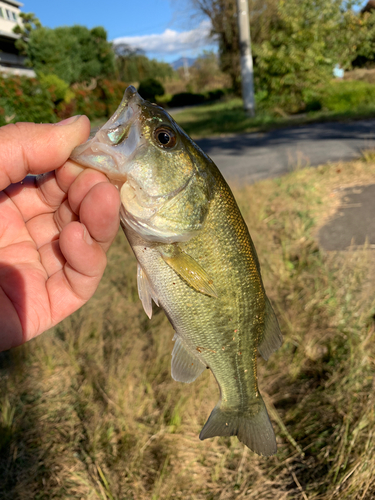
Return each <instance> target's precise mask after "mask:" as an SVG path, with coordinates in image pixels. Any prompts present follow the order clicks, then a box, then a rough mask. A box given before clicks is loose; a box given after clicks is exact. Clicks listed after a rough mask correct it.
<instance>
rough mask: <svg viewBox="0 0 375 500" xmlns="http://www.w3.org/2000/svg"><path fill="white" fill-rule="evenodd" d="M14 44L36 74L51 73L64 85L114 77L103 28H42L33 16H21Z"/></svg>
mask: <svg viewBox="0 0 375 500" xmlns="http://www.w3.org/2000/svg"><path fill="white" fill-rule="evenodd" d="M23 20H24V23H25V21H27V22H26V23H25V24H24V26H23V27H16V28H15V30H14V31H15V32H17V33H19V34H20V35H21V39H20V40H18V42H17V43H18V44H19V46H20V48H21V50H23V52H24V53H25V54H26V56H27V64H28V65H29V66H31V67H33V68H34V69H35V71H36V73H43V74H55V75H57V76H58V77H59V78H61V79H62V80H65V81H66V82H67V83H69V84H72V83H75V82H82V81H89V80H90V79H92V78H102V77H110V76H113V75H114V74H115V54H114V52H113V49H112V45H111V44H110V43H109V42H108V41H107V33H106V31H105V29H104V28H102V27H100V26H99V27H96V28H93V29H91V30H89V29H88V28H86V27H85V26H79V25H76V26H63V27H58V28H55V29H51V28H46V27H42V26H41V24H40V22H39V20H38V19H37V18H36V17H35V16H34V14H23Z"/></svg>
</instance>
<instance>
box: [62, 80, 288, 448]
mask: <svg viewBox="0 0 375 500" xmlns="http://www.w3.org/2000/svg"><path fill="white" fill-rule="evenodd" d="M72 158H73V159H74V160H75V161H77V162H78V163H81V164H83V165H86V166H90V167H92V168H96V169H98V170H101V171H103V172H105V173H106V174H107V176H108V177H109V178H110V179H111V180H112V181H113V182H114V183H115V184H116V185H117V186H118V188H119V189H120V194H121V200H122V208H121V225H122V227H123V229H124V232H125V234H126V236H127V238H128V240H129V242H130V245H131V247H132V249H133V251H134V254H135V256H136V258H137V261H138V291H139V296H140V298H141V300H142V303H143V306H144V309H145V311H146V313H147V314H148V316H149V317H151V315H152V300H154V302H155V303H156V304H157V305H159V306H160V307H162V308H163V310H164V311H165V313H166V315H167V317H168V319H169V320H170V322H171V324H172V325H173V327H174V330H175V332H176V333H175V337H174V340H175V344H174V348H173V352H172V377H173V378H174V379H175V380H176V381H179V382H187V383H189V382H192V381H194V380H195V379H196V378H197V377H198V376H199V375H200V374H201V373H202V372H203V371H204V370H205V369H206V368H209V369H210V370H211V371H212V373H213V374H214V376H215V378H216V380H217V383H218V385H219V388H220V400H219V402H218V404H217V405H216V406H215V408H214V409H213V411H212V413H211V415H210V417H209V419H208V421H207V422H206V424H205V426H204V427H203V429H202V431H201V433H200V439H206V438H209V437H213V436H232V435H236V436H237V437H238V439H239V440H240V441H241V442H243V443H244V444H245V445H247V446H248V447H249V448H250V449H251V450H253V451H255V452H256V453H258V454H261V455H265V456H268V455H272V454H274V453H275V452H276V440H275V435H274V432H273V429H272V425H271V423H270V420H269V417H268V414H267V410H266V407H265V404H264V402H263V399H262V397H261V395H260V393H259V390H258V383H257V354H258V353H260V354H261V355H262V356H263V358H265V359H268V357H269V356H270V354H271V353H272V352H273V351H275V350H276V349H277V348H278V347H279V346H280V345H281V343H282V336H281V333H280V330H279V326H278V323H277V319H276V317H275V314H274V312H273V310H272V307H271V305H270V302H269V300H268V298H267V296H266V293H265V291H264V287H263V283H262V278H261V274H260V267H259V262H258V258H257V255H256V251H255V248H254V245H253V243H252V240H251V237H250V234H249V231H248V229H247V226H246V224H245V222H244V220H243V218H242V216H241V213H240V211H239V209H238V206H237V204H236V202H235V200H234V197H233V195H232V193H231V191H230V189H229V187H228V185H227V183H226V182H225V180H224V179H223V177H222V175H221V174H220V172H219V170H218V169H217V167H216V166H215V164H214V163H213V162H212V160H211V159H210V158H209V157H208V156H206V155H205V154H204V153H203V152H202V151H201V150H200V148H199V147H198V146H197V145H196V144H195V143H194V142H193V141H192V140H191V139H190V138H189V137H188V136H187V135H186V134H185V133H184V132H183V131H182V130H181V129H180V128H179V127H178V125H177V124H176V123H175V122H174V121H173V119H172V118H171V117H170V116H169V115H168V114H167V113H166V112H165V111H164V110H163V109H161V108H159V107H157V106H155V105H152V104H150V103H148V102H147V101H144V100H143V99H142V98H141V97H140V96H139V95H138V94H137V93H136V91H135V89H134V88H133V87H129V88H128V89H127V91H126V92H125V95H124V99H123V101H122V103H121V105H120V107H119V108H118V110H117V111H116V113H115V115H114V116H113V117H112V118H111V119H110V120H109V122H108V123H107V124H106V125H104V127H103V128H102V129H101V130H100V131H99V132H98V133H97V135H96V136H95V137H94V139H91V141H88V142H87V143H86V144H84V145H82V146H79V147H78V148H76V150H75V151H74V152H73V155H72Z"/></svg>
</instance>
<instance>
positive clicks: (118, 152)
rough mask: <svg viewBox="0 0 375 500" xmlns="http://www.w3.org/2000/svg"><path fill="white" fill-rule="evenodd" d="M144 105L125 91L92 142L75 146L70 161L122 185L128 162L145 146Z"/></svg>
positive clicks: (130, 89)
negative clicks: (141, 116) (142, 108)
mask: <svg viewBox="0 0 375 500" xmlns="http://www.w3.org/2000/svg"><path fill="white" fill-rule="evenodd" d="M143 102H144V99H142V97H141V96H140V95H139V94H138V92H137V91H136V89H135V88H134V87H133V86H130V87H128V88H127V89H126V91H125V93H124V97H123V99H122V101H121V103H120V105H119V107H118V108H117V110H116V112H115V113H114V115H113V116H112V117H111V118H110V119H109V120H108V121H107V123H106V124H105V125H103V127H101V128H100V130H98V132H97V133H96V134H95V135H94V137H93V138H91V139H89V140H88V141H87V142H85V143H84V144H81V145H80V146H77V147H76V148H75V149H74V150H73V152H72V154H71V155H70V158H71V159H72V160H73V161H75V162H77V163H79V164H80V165H82V166H85V167H90V168H93V169H95V170H99V171H100V172H103V173H104V174H106V175H107V176H108V177H109V178H110V179H111V180H113V181H116V180H118V181H122V182H125V181H126V179H127V174H128V168H129V164H130V163H131V159H132V157H133V156H134V153H135V151H136V150H137V149H138V148H139V147H140V146H141V145H142V142H144V139H143V138H142V134H141V128H140V121H139V117H140V115H141V106H142V103H143Z"/></svg>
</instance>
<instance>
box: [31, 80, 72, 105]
mask: <svg viewBox="0 0 375 500" xmlns="http://www.w3.org/2000/svg"><path fill="white" fill-rule="evenodd" d="M38 80H39V82H40V84H41V85H42V86H43V87H44V88H45V89H47V90H48V92H49V93H50V95H51V99H52V101H53V102H54V103H55V104H57V103H59V102H61V101H65V102H66V103H69V102H70V101H71V100H72V99H73V98H74V92H73V91H72V90H71V89H70V88H69V84H68V83H66V82H65V81H64V80H61V78H59V77H58V76H57V75H54V74H52V73H50V74H48V75H45V74H44V73H40V74H39V75H38Z"/></svg>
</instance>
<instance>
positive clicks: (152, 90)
mask: <svg viewBox="0 0 375 500" xmlns="http://www.w3.org/2000/svg"><path fill="white" fill-rule="evenodd" d="M138 92H139V94H140V95H141V96H142V97H143V99H146V100H147V101H153V102H155V100H156V96H159V95H160V96H162V95H164V93H165V90H164V87H163V85H162V84H161V83H160V82H159V81H158V80H156V79H155V78H147V79H146V80H142V81H141V83H140V84H139V87H138Z"/></svg>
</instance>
